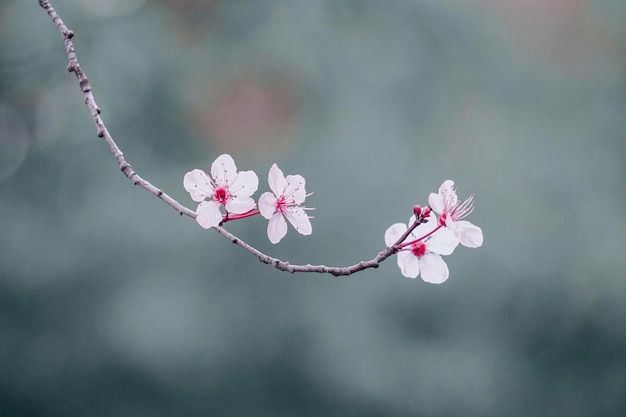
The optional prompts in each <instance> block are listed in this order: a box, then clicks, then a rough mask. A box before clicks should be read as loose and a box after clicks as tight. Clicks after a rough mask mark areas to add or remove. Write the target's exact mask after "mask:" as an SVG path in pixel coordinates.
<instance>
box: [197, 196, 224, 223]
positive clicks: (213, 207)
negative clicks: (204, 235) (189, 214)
mask: <svg viewBox="0 0 626 417" xmlns="http://www.w3.org/2000/svg"><path fill="white" fill-rule="evenodd" d="M220 206H221V204H220V203H218V202H216V201H203V202H202V203H200V204H198V208H197V209H196V214H197V216H196V221H197V222H198V224H199V225H200V226H202V227H204V228H205V229H209V228H211V227H215V226H217V225H219V224H220V222H221V221H222V213H221V212H220Z"/></svg>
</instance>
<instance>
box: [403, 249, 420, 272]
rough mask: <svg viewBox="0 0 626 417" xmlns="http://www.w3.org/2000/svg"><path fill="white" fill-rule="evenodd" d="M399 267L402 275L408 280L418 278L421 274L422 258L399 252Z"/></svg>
mask: <svg viewBox="0 0 626 417" xmlns="http://www.w3.org/2000/svg"><path fill="white" fill-rule="evenodd" d="M398 266H399V267H400V272H401V273H402V275H403V276H405V277H407V278H417V276H418V275H419V274H420V258H418V257H417V256H415V255H413V254H412V253H411V252H407V251H402V252H398Z"/></svg>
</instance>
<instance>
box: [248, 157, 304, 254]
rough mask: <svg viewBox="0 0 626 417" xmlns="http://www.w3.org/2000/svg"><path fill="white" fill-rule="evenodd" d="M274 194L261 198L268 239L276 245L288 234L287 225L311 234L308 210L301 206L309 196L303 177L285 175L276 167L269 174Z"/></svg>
mask: <svg viewBox="0 0 626 417" xmlns="http://www.w3.org/2000/svg"><path fill="white" fill-rule="evenodd" d="M267 182H268V183H269V186H270V189H271V190H272V192H271V193H270V192H266V193H263V194H262V195H261V197H260V198H259V210H260V212H261V216H263V217H265V218H266V219H268V220H269V223H268V225H267V237H268V238H269V240H270V242H272V243H274V244H276V243H278V242H280V240H281V239H282V238H283V237H285V235H286V234H287V222H286V221H285V218H286V219H287V220H289V223H291V225H292V226H293V227H294V228H295V229H296V230H297V231H298V232H299V233H300V234H302V235H310V234H311V232H312V229H311V221H310V220H309V216H308V215H307V214H306V211H305V210H307V209H308V208H307V207H302V206H300V204H302V203H304V201H305V199H306V197H307V194H306V191H305V189H304V186H305V180H304V178H303V177H302V176H301V175H287V177H286V178H285V175H284V174H283V172H282V171H281V170H280V168H278V165H276V164H273V165H272V167H271V168H270V170H269V173H268V175H267Z"/></svg>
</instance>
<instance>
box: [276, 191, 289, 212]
mask: <svg viewBox="0 0 626 417" xmlns="http://www.w3.org/2000/svg"><path fill="white" fill-rule="evenodd" d="M286 208H287V202H286V201H285V196H284V195H281V196H280V197H278V198H277V199H276V212H278V213H283V212H284V211H285V209H286Z"/></svg>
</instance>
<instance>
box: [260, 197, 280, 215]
mask: <svg viewBox="0 0 626 417" xmlns="http://www.w3.org/2000/svg"><path fill="white" fill-rule="evenodd" d="M276 202H277V199H276V196H275V195H274V194H272V193H270V192H265V193H263V194H261V197H259V211H260V212H261V216H263V217H265V218H266V219H268V220H269V219H271V218H272V215H273V214H274V212H275V211H276Z"/></svg>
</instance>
